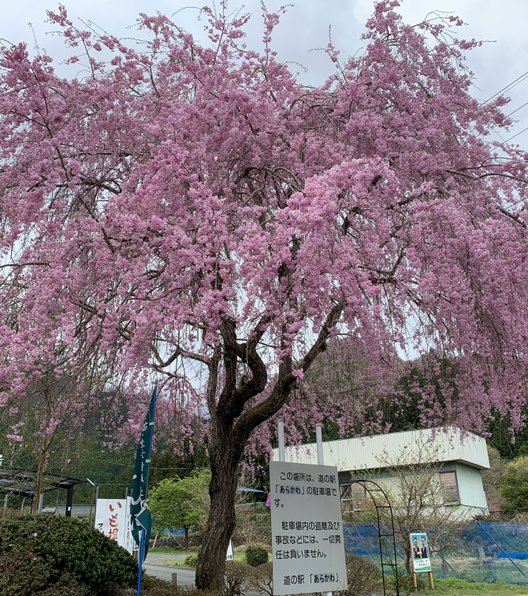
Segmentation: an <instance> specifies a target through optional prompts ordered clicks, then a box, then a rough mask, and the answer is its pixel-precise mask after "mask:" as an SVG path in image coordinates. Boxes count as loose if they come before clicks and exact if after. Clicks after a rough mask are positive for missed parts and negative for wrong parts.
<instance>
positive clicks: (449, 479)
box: [440, 472, 460, 503]
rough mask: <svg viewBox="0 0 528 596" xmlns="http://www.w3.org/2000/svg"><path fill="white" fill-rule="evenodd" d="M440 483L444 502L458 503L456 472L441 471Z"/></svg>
mask: <svg viewBox="0 0 528 596" xmlns="http://www.w3.org/2000/svg"><path fill="white" fill-rule="evenodd" d="M440 485H441V487H442V496H443V499H444V503H458V502H459V501H460V495H459V493H458V482H457V475H456V472H440Z"/></svg>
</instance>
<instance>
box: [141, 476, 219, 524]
mask: <svg viewBox="0 0 528 596" xmlns="http://www.w3.org/2000/svg"><path fill="white" fill-rule="evenodd" d="M210 478H211V474H210V472H209V471H202V472H198V473H196V474H193V475H192V476H186V477H185V478H182V479H180V478H165V479H163V480H162V481H161V482H159V484H158V485H156V486H155V487H154V488H152V489H151V491H150V493H149V506H150V510H151V512H152V518H153V522H154V527H155V528H156V529H158V530H160V529H163V528H187V529H188V528H190V527H195V528H197V529H202V528H203V527H204V525H205V522H206V521H207V514H208V512H209V481H210Z"/></svg>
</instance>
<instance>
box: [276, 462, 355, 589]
mask: <svg viewBox="0 0 528 596" xmlns="http://www.w3.org/2000/svg"><path fill="white" fill-rule="evenodd" d="M270 487H271V533H272V548H273V594H277V595H285V594H303V593H304V594H305V593H309V592H330V591H333V590H336V591H337V590H345V589H346V588H347V572H346V563H345V550H344V541H343V524H342V518H341V502H340V492H339V482H338V477H337V469H336V468H335V467H334V466H314V465H310V464H294V463H286V462H271V463H270Z"/></svg>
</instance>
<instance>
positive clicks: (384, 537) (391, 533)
mask: <svg viewBox="0 0 528 596" xmlns="http://www.w3.org/2000/svg"><path fill="white" fill-rule="evenodd" d="M353 484H359V485H360V486H362V487H363V488H364V489H365V492H366V493H367V494H368V495H369V497H370V498H371V500H372V502H373V503H374V507H375V508H376V519H377V529H378V543H379V554H380V563H381V577H382V581H383V594H384V595H386V594H387V586H386V583H385V575H386V571H387V569H386V568H390V569H391V570H392V574H393V575H394V579H395V589H396V596H400V586H399V577H398V559H397V556H398V554H397V550H396V532H395V530H394V515H393V513H392V505H391V502H390V500H389V497H388V495H387V493H386V492H385V491H384V490H383V488H381V486H380V485H379V484H378V483H377V482H374V480H361V479H358V480H351V481H350V482H346V483H344V484H342V485H341V501H343V499H350V500H351V501H352V494H351V493H352V485H353ZM380 496H381V498H379V497H380ZM376 497H378V498H376ZM352 503H353V501H352ZM383 509H386V510H387V511H388V514H389V519H390V524H389V527H388V528H386V529H384V528H383V527H382V525H381V519H380V510H383ZM385 544H386V545H388V547H389V549H388V550H387V549H384V545H385ZM390 551H392V554H391V552H390Z"/></svg>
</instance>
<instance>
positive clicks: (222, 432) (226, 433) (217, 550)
mask: <svg viewBox="0 0 528 596" xmlns="http://www.w3.org/2000/svg"><path fill="white" fill-rule="evenodd" d="M213 430H214V431H215V432H213V433H212V437H211V448H210V457H211V484H210V485H209V496H210V498H211V509H210V510H209V517H208V519H207V527H206V530H205V534H204V541H203V544H202V550H201V553H200V557H199V561H198V566H197V568H196V587H197V588H198V589H199V590H206V591H212V592H217V593H218V594H222V593H223V591H224V573H225V562H226V554H227V548H228V546H229V540H230V539H231V536H232V534H233V530H234V529H235V496H236V489H237V481H238V475H237V469H238V463H239V460H240V456H241V453H242V450H243V448H244V445H237V444H236V442H235V440H234V439H233V434H232V428H231V425H230V424H229V423H225V424H222V423H219V422H218V421H217V422H216V423H214V424H213Z"/></svg>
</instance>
